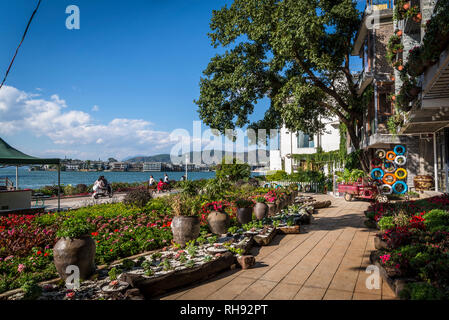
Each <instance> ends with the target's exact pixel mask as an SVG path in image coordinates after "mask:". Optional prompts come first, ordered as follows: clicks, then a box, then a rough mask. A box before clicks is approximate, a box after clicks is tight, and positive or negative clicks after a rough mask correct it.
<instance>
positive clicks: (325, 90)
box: [195, 0, 368, 170]
mask: <svg viewBox="0 0 449 320" xmlns="http://www.w3.org/2000/svg"><path fill="white" fill-rule="evenodd" d="M360 18H361V15H360V12H359V11H358V10H357V9H356V2H355V1H351V0H283V1H280V0H234V2H233V4H232V5H231V6H230V7H228V6H225V7H223V8H222V9H221V10H214V11H213V16H212V21H211V24H210V27H211V32H210V33H209V37H210V38H211V40H212V45H213V46H214V47H215V48H217V47H219V46H221V47H224V48H226V51H225V52H224V53H223V54H219V55H216V56H215V57H213V58H212V59H211V61H210V63H209V65H208V66H207V68H206V69H205V70H204V72H203V74H204V77H202V78H201V83H200V86H201V91H200V97H199V99H198V100H196V101H195V103H196V104H197V105H198V106H199V114H200V117H201V119H202V120H203V121H204V122H205V123H206V124H207V125H209V126H210V127H213V128H216V129H219V130H220V131H221V132H224V131H225V129H235V128H236V127H243V126H245V125H249V127H251V128H254V129H258V128H260V129H262V128H263V129H270V128H279V127H280V126H281V125H282V123H283V122H284V123H285V124H286V126H287V127H288V128H289V129H291V130H302V131H304V132H307V133H316V132H319V131H320V130H322V129H323V128H322V124H321V123H320V121H319V119H320V117H327V116H330V115H336V116H338V117H339V119H340V121H341V122H342V123H344V124H345V125H346V128H347V132H348V134H349V136H350V138H351V143H352V145H353V146H354V148H355V149H359V148H360V138H359V137H358V135H357V132H356V130H357V124H359V125H360V124H361V123H362V114H363V112H362V111H363V101H362V98H361V97H359V96H358V95H357V90H356V84H355V81H354V78H353V73H352V71H351V69H350V57H351V55H350V53H351V47H352V44H353V42H354V38H355V34H356V32H357V29H358V27H359V25H360V22H361V19H360ZM263 98H269V100H270V107H269V108H268V110H267V111H266V113H265V116H264V118H263V119H261V120H259V121H257V122H254V123H251V122H250V121H249V115H250V114H252V113H253V111H254V107H255V105H256V104H257V102H258V101H260V100H261V99H263ZM360 154H361V156H360V157H361V159H360V160H361V162H362V165H363V167H364V169H365V170H368V167H367V161H366V157H365V155H364V153H363V152H362V153H360Z"/></svg>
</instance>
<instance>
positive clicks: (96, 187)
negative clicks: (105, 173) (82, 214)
mask: <svg viewBox="0 0 449 320" xmlns="http://www.w3.org/2000/svg"><path fill="white" fill-rule="evenodd" d="M104 187H105V185H104V181H103V179H102V176H100V177H99V178H98V179H97V180H96V181H95V182H94V186H93V188H92V189H93V190H94V193H96V192H97V191H99V190H101V189H104Z"/></svg>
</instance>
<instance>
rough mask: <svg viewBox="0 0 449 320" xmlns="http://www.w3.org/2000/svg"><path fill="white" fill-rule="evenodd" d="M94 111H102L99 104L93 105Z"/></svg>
mask: <svg viewBox="0 0 449 320" xmlns="http://www.w3.org/2000/svg"><path fill="white" fill-rule="evenodd" d="M92 111H94V112H97V111H100V107H99V106H97V105H94V106H93V107H92Z"/></svg>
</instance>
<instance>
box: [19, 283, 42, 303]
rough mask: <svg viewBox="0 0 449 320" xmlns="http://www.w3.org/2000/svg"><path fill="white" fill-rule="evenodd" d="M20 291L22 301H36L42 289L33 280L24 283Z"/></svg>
mask: <svg viewBox="0 0 449 320" xmlns="http://www.w3.org/2000/svg"><path fill="white" fill-rule="evenodd" d="M21 289H22V290H23V292H24V296H23V299H25V300H36V299H37V298H39V297H40V296H41V294H42V288H41V287H40V286H39V285H38V284H37V283H36V282H35V281H33V280H30V281H27V282H25V283H24V284H23V285H22V287H21Z"/></svg>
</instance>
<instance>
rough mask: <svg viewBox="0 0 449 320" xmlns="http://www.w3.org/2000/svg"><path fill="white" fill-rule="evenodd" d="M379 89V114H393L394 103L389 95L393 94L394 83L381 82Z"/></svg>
mask: <svg viewBox="0 0 449 320" xmlns="http://www.w3.org/2000/svg"><path fill="white" fill-rule="evenodd" d="M378 90H379V100H378V102H379V114H380V115H388V116H389V115H391V114H392V113H393V110H392V103H391V101H390V99H389V95H390V94H392V93H393V92H394V91H393V85H392V84H381V85H380V86H379V87H378Z"/></svg>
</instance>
